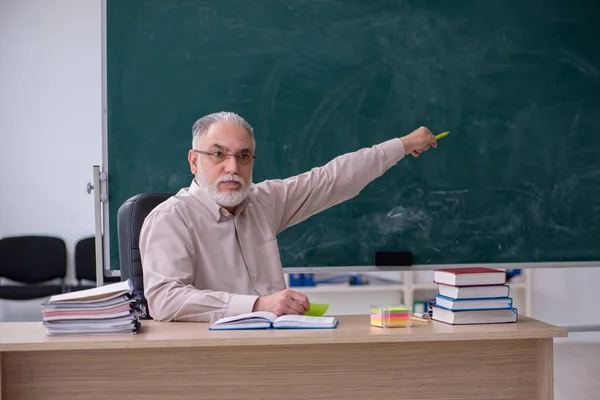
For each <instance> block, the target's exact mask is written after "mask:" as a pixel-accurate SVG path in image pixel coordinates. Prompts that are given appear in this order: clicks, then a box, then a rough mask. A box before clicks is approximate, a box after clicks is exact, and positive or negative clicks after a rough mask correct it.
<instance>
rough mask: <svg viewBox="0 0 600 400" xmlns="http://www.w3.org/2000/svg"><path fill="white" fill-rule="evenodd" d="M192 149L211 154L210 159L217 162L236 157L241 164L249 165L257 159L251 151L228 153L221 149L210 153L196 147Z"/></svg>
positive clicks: (207, 154)
mask: <svg viewBox="0 0 600 400" xmlns="http://www.w3.org/2000/svg"><path fill="white" fill-rule="evenodd" d="M192 150H194V151H195V152H196V153H199V154H203V155H205V156H209V157H210V160H211V161H212V162H214V163H215V164H219V163H222V162H223V161H225V160H227V159H228V158H229V157H235V161H237V162H238V163H239V164H240V165H248V164H250V163H251V162H252V161H254V159H256V156H254V155H252V154H250V153H237V154H227V153H225V152H224V151H219V150H217V151H214V152H212V153H210V152H208V151H202V150H196V149H192Z"/></svg>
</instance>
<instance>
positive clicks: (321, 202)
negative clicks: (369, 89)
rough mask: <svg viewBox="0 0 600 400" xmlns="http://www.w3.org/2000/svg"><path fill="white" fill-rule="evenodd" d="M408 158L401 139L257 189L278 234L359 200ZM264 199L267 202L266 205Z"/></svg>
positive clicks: (271, 181)
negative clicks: (317, 215)
mask: <svg viewBox="0 0 600 400" xmlns="http://www.w3.org/2000/svg"><path fill="white" fill-rule="evenodd" d="M404 155H405V150H404V143H402V140H401V139H392V140H388V141H386V142H383V143H381V144H378V145H375V146H372V147H368V148H364V149H361V150H358V151H356V152H353V153H347V154H344V155H341V156H339V157H336V158H334V159H333V160H331V161H330V162H329V163H327V164H325V165H324V166H322V167H318V168H313V169H312V170H310V171H308V172H306V173H303V174H301V175H297V176H294V177H291V178H288V179H284V180H269V181H265V182H261V183H259V184H258V185H257V188H258V189H259V190H258V196H257V197H258V200H259V203H261V202H262V203H263V204H264V205H265V206H266V207H265V208H266V211H267V212H266V214H267V215H271V216H273V218H274V220H273V230H274V233H275V234H278V233H280V232H281V231H283V230H285V229H287V228H289V227H290V226H293V225H295V224H297V223H299V222H301V221H303V220H305V219H307V218H308V217H310V216H312V215H314V214H317V213H319V212H321V211H323V210H325V209H327V208H329V207H332V206H334V205H336V204H339V203H341V202H343V201H345V200H348V199H351V198H353V197H355V196H356V195H357V194H359V193H360V191H361V190H362V189H363V188H364V187H365V186H367V184H369V183H370V182H371V181H373V180H374V179H376V178H378V177H379V176H381V175H383V173H384V172H385V171H387V170H388V169H389V168H391V167H392V166H394V165H395V164H396V163H398V161H400V160H401V159H402V158H403V157H404ZM261 199H266V200H265V201H264V202H263V201H261Z"/></svg>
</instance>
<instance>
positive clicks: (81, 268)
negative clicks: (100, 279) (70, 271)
mask: <svg viewBox="0 0 600 400" xmlns="http://www.w3.org/2000/svg"><path fill="white" fill-rule="evenodd" d="M75 279H77V286H74V287H72V288H71V290H84V289H91V288H94V287H96V284H95V282H96V238H95V237H93V236H91V237H86V238H83V239H81V240H79V241H78V242H77V243H76V244H75ZM84 280H85V281H89V282H92V283H86V282H85V281H84Z"/></svg>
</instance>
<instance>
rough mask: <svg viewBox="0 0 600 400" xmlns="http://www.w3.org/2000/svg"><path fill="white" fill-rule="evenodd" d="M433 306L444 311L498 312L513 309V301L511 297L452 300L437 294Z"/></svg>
mask: <svg viewBox="0 0 600 400" xmlns="http://www.w3.org/2000/svg"><path fill="white" fill-rule="evenodd" d="M435 305H436V306H438V307H441V308H445V309H446V310H500V309H507V308H508V309H511V308H513V299H512V298H511V297H495V298H482V299H453V298H451V297H446V296H442V295H439V294H438V295H437V296H435Z"/></svg>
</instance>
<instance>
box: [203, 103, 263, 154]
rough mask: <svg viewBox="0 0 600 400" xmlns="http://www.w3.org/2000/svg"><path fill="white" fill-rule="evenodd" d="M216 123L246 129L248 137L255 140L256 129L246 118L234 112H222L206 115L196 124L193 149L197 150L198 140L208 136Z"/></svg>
mask: <svg viewBox="0 0 600 400" xmlns="http://www.w3.org/2000/svg"><path fill="white" fill-rule="evenodd" d="M215 122H226V123H228V124H235V125H239V126H241V127H242V128H244V129H246V132H248V135H250V137H251V138H252V140H254V129H252V126H250V124H249V123H248V122H247V121H246V120H245V119H244V118H242V117H240V116H239V115H237V114H236V113H233V112H228V111H221V112H218V113H214V114H208V115H205V116H204V117H202V118H200V119H199V120H198V121H196V122H195V123H194V126H193V127H192V146H193V147H192V148H196V143H197V142H198V139H199V138H200V137H202V136H204V135H206V132H208V129H209V128H210V126H211V125H212V124H214V123H215Z"/></svg>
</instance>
